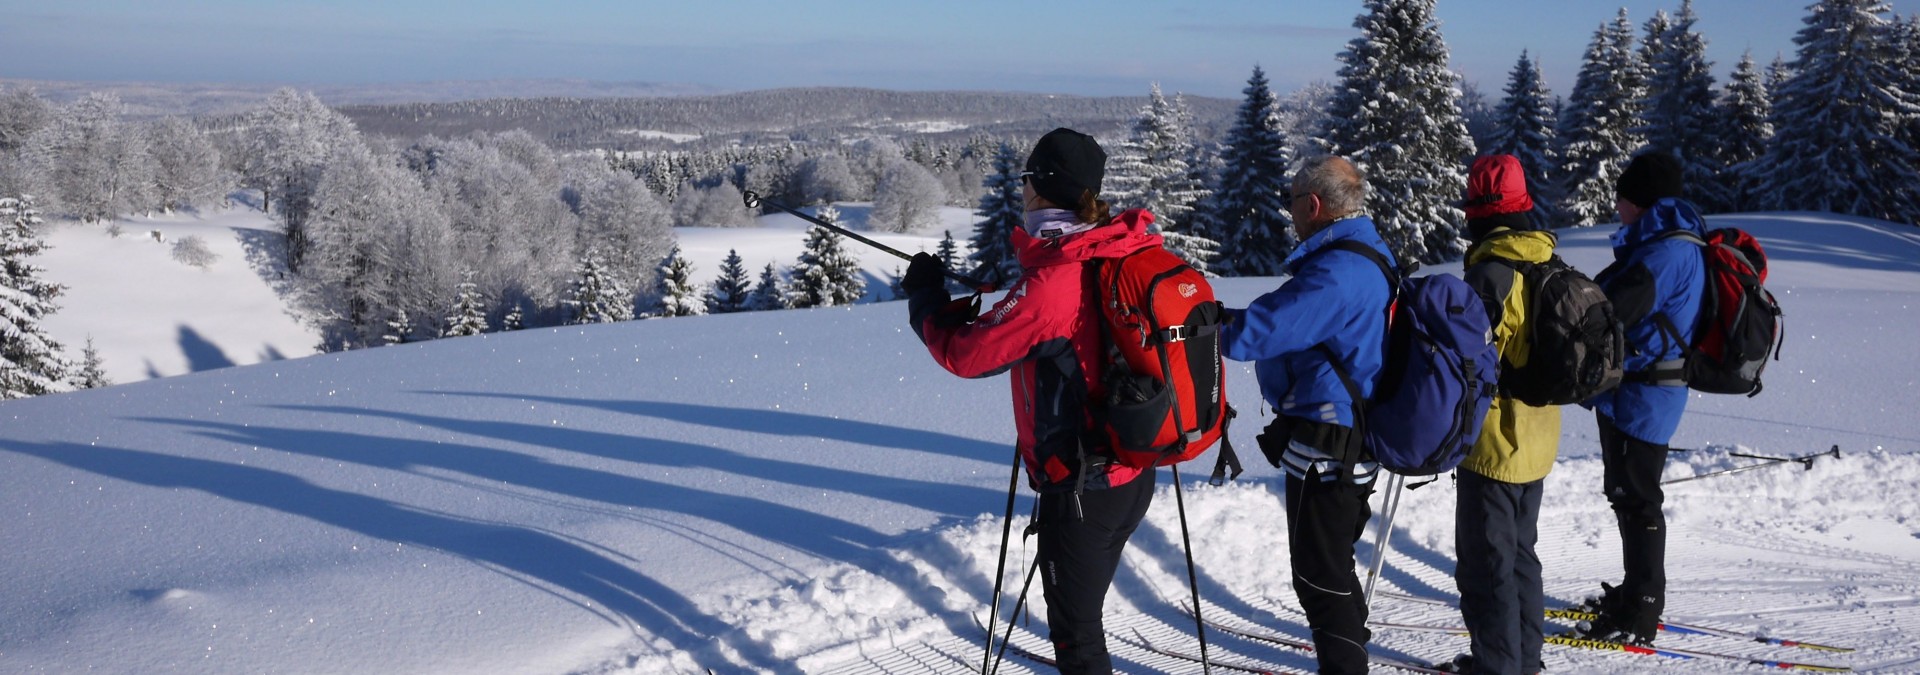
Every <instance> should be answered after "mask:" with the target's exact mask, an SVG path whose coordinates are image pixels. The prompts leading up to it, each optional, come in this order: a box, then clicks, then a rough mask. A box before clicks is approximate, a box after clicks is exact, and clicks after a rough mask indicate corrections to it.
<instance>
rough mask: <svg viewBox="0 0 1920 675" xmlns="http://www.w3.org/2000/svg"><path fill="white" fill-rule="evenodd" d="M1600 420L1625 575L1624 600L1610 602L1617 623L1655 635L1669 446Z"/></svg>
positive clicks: (1661, 601) (1660, 605)
mask: <svg viewBox="0 0 1920 675" xmlns="http://www.w3.org/2000/svg"><path fill="white" fill-rule="evenodd" d="M1595 417H1596V418H1598V419H1599V421H1600V459H1601V462H1602V464H1603V467H1604V470H1605V474H1604V477H1603V478H1602V480H1601V486H1602V488H1603V489H1605V490H1606V492H1607V501H1608V502H1609V503H1611V504H1613V516H1614V519H1615V520H1616V521H1618V522H1619V525H1620V552H1621V562H1622V567H1624V568H1625V573H1626V575H1625V577H1624V578H1623V579H1622V581H1621V582H1620V595H1619V598H1620V600H1619V604H1618V605H1616V606H1614V607H1610V608H1606V609H1607V611H1606V614H1608V615H1610V616H1608V617H1607V618H1608V619H1609V620H1610V621H1611V622H1612V623H1614V625H1616V626H1619V627H1622V628H1626V629H1627V630H1631V631H1633V632H1634V633H1637V634H1639V635H1642V636H1646V637H1651V636H1653V634H1654V631H1655V630H1656V627H1657V626H1658V624H1659V621H1660V613H1661V611H1663V610H1664V609H1665V608H1666V593H1667V565H1666V559H1667V517H1666V514H1664V513H1662V512H1661V510H1660V507H1661V504H1663V503H1664V502H1665V501H1666V493H1665V492H1663V491H1662V490H1661V489H1660V472H1661V470H1662V469H1665V468H1666V466H1667V446H1666V445H1663V444H1657V443H1648V442H1646V441H1643V440H1640V439H1638V438H1634V437H1633V436H1631V435H1629V434H1627V433H1626V432H1624V431H1621V430H1620V428H1619V427H1617V426H1615V425H1614V423H1613V420H1611V419H1608V418H1607V416H1606V415H1599V414H1596V415H1595Z"/></svg>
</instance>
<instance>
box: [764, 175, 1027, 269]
mask: <svg viewBox="0 0 1920 675" xmlns="http://www.w3.org/2000/svg"><path fill="white" fill-rule="evenodd" d="M740 198H741V199H742V200H744V201H745V202H746V203H747V208H749V209H757V208H760V207H761V206H771V207H773V208H776V209H779V210H781V211H785V212H787V213H791V214H793V215H795V216H799V217H800V219H801V220H805V221H807V222H809V223H813V224H815V225H819V226H821V227H824V228H827V229H829V230H833V231H834V232H838V233H840V234H841V235H844V236H846V237H849V238H851V239H853V240H854V241H858V242H860V243H862V244H866V245H868V246H872V247H874V248H877V249H880V250H882V251H885V252H887V253H891V254H893V255H894V257H897V258H899V259H901V260H908V261H911V260H913V256H910V255H907V254H906V253H904V252H902V251H901V250H900V249H897V248H894V247H892V246H888V245H886V244H882V243H880V242H877V241H874V240H872V239H868V238H867V237H866V236H864V235H862V234H860V233H858V232H855V231H853V230H849V229H847V228H844V227H841V226H839V225H835V224H833V223H830V222H827V221H825V220H821V219H819V218H816V217H813V216H809V215H807V214H804V213H801V212H799V211H797V210H794V208H793V207H791V206H787V205H786V204H782V203H780V202H776V201H772V200H769V199H764V198H762V197H761V196H760V193H758V192H754V191H752V190H748V191H746V192H742V193H740ZM940 271H941V272H942V273H943V274H946V275H947V278H948V279H952V280H954V281H957V282H960V283H961V284H962V285H964V286H966V287H967V288H970V289H973V290H975V291H979V292H982V293H990V292H992V291H993V290H994V289H993V284H989V283H987V282H985V281H980V280H979V279H975V278H973V277H970V276H967V275H964V274H961V273H959V272H955V271H953V270H950V269H946V268H945V267H942V268H941V269H940Z"/></svg>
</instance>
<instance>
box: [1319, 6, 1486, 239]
mask: <svg viewBox="0 0 1920 675" xmlns="http://www.w3.org/2000/svg"><path fill="white" fill-rule="evenodd" d="M1433 4H1434V0H1367V1H1366V2H1365V6H1366V12H1365V13H1363V14H1361V15H1360V16H1359V17H1358V18H1356V19H1355V20H1354V26H1355V27H1357V28H1359V29H1360V36H1359V37H1357V38H1354V39H1353V41H1352V42H1349V43H1347V49H1346V51H1344V52H1341V53H1340V55H1339V57H1338V58H1339V60H1340V63H1341V67H1340V85H1339V87H1340V89H1339V92H1338V93H1337V94H1336V95H1335V96H1334V99H1333V105H1332V110H1331V115H1329V116H1328V118H1327V125H1326V127H1325V129H1324V131H1323V138H1322V140H1323V141H1324V142H1325V144H1326V146H1327V150H1328V152H1330V153H1332V154H1335V155H1339V156H1342V157H1346V158H1347V159H1349V160H1352V161H1353V163H1354V164H1355V165H1357V166H1359V167H1360V169H1361V170H1362V171H1363V172H1365V173H1366V176H1367V182H1368V183H1369V185H1370V186H1371V188H1372V189H1371V190H1370V191H1369V194H1368V197H1367V211H1368V212H1369V213H1370V214H1371V215H1372V216H1373V220H1374V223H1375V224H1376V225H1377V226H1379V227H1380V229H1381V233H1382V234H1384V235H1385V236H1386V239H1387V243H1388V245H1390V246H1392V247H1393V249H1394V252H1395V253H1397V254H1399V255H1400V256H1401V257H1402V258H1403V259H1409V260H1421V261H1424V262H1444V261H1450V260H1457V259H1459V258H1460V256H1461V255H1462V254H1464V253H1465V252H1466V240H1465V239H1463V238H1462V231H1463V227H1462V225H1463V223H1464V221H1465V219H1466V214H1465V213H1464V212H1462V211H1461V210H1460V209H1459V207H1456V206H1454V203H1455V202H1457V201H1458V200H1459V199H1460V195H1462V194H1465V193H1466V189H1467V161H1468V160H1469V159H1471V158H1472V157H1473V139H1472V137H1470V136H1468V134H1467V125H1466V123H1465V122H1464V121H1462V120H1461V118H1460V101H1459V94H1460V89H1459V79H1460V78H1459V76H1458V75H1455V74H1454V73H1453V71H1451V70H1448V69H1447V57H1448V54H1447V45H1446V42H1445V41H1444V40H1443V39H1441V37H1440V27H1439V24H1438V23H1437V22H1436V21H1435V20H1434V17H1433Z"/></svg>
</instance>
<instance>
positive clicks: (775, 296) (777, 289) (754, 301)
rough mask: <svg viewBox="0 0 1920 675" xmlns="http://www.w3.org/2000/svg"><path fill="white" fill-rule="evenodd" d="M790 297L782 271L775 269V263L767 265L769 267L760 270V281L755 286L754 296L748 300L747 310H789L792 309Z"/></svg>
mask: <svg viewBox="0 0 1920 675" xmlns="http://www.w3.org/2000/svg"><path fill="white" fill-rule="evenodd" d="M789 295H790V293H789V292H788V289H787V283H786V280H785V279H784V278H782V277H781V274H780V271H779V270H776V269H774V267H773V263H767V267H766V268H765V269H762V270H760V281H759V282H758V283H756V284H754V285H753V295H751V296H749V297H748V298H747V309H748V310H750V311H755V312H764V311H767V310H770V309H787V308H788V307H790V305H788V304H787V298H788V296H789Z"/></svg>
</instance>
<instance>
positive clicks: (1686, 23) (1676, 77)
mask: <svg viewBox="0 0 1920 675" xmlns="http://www.w3.org/2000/svg"><path fill="white" fill-rule="evenodd" d="M1697 20H1698V17H1697V16H1695V15H1694V13H1693V0H1682V2H1681V3H1680V13H1679V14H1676V15H1674V16H1673V17H1672V18H1671V19H1670V20H1669V21H1668V22H1667V23H1666V25H1665V28H1664V31H1665V32H1664V33H1663V34H1662V35H1661V36H1660V37H1659V39H1658V42H1657V44H1658V45H1659V46H1658V47H1651V46H1650V48H1649V49H1647V50H1646V51H1647V52H1648V53H1649V54H1651V55H1652V57H1653V59H1654V60H1653V61H1652V62H1651V63H1648V64H1647V72H1648V73H1649V78H1648V80H1647V94H1646V98H1645V99H1644V100H1643V101H1642V103H1641V105H1640V120H1641V125H1640V127H1639V128H1638V129H1637V131H1638V132H1639V135H1640V137H1641V138H1644V139H1646V147H1647V148H1650V149H1652V150H1655V151H1659V152H1664V153H1667V154H1669V155H1673V156H1674V158H1676V159H1678V160H1680V165H1681V166H1682V167H1684V168H1685V171H1686V182H1687V197H1688V199H1690V200H1691V201H1693V202H1694V203H1695V204H1696V205H1698V206H1699V207H1700V208H1701V209H1702V210H1704V211H1706V212H1709V213H1715V212H1720V211H1725V210H1727V209H1728V207H1729V203H1730V202H1731V201H1732V197H1731V196H1730V195H1728V194H1727V193H1726V191H1725V190H1724V189H1723V184H1722V183H1721V182H1720V181H1717V180H1714V177H1715V176H1718V175H1719V174H1720V170H1721V164H1720V159H1719V157H1720V148H1719V144H1720V136H1719V134H1718V128H1719V120H1718V119H1717V116H1718V114H1719V111H1718V110H1717V109H1716V108H1715V105H1714V96H1713V87H1714V81H1713V73H1712V72H1711V71H1710V69H1711V68H1712V67H1713V63H1712V62H1709V61H1707V40H1706V38H1704V37H1702V36H1701V35H1700V33H1699V32H1698V31H1695V30H1694V29H1693V26H1694V22H1695V21H1697ZM1651 27H1652V26H1651V24H1650V29H1651ZM1649 38H1650V40H1651V36H1649ZM1652 44H1655V43H1653V42H1649V45H1652Z"/></svg>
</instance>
